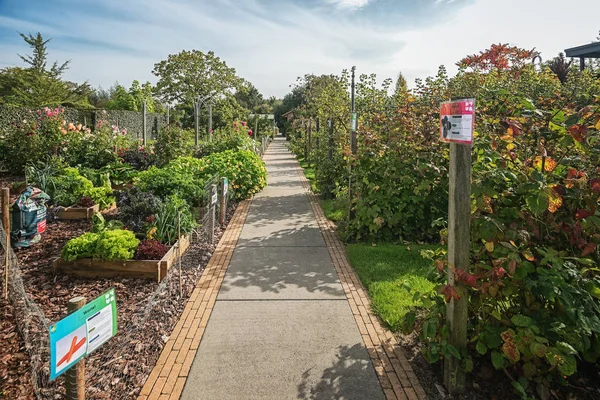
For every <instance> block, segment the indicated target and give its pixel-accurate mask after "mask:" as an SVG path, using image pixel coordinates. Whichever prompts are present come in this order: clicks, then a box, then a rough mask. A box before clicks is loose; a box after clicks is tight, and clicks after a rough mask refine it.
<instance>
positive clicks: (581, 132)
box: [569, 124, 588, 143]
mask: <svg viewBox="0 0 600 400" xmlns="http://www.w3.org/2000/svg"><path fill="white" fill-rule="evenodd" d="M569 133H570V134H571V136H573V139H575V140H577V141H578V142H579V143H581V142H583V141H584V140H585V139H586V138H587V134H588V128H587V126H584V125H579V124H575V125H573V126H572V127H570V128H569Z"/></svg>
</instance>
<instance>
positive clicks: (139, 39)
mask: <svg viewBox="0 0 600 400" xmlns="http://www.w3.org/2000/svg"><path fill="white" fill-rule="evenodd" d="M598 15H600V0H570V1H568V2H565V1H564V0H495V1H494V0H0V68H4V67H8V66H13V65H22V62H21V60H20V59H19V57H18V56H17V54H29V48H28V47H27V45H26V44H25V42H24V41H23V40H22V39H21V38H20V36H19V35H18V32H23V33H29V32H31V33H36V32H38V31H39V32H41V33H42V35H43V36H44V37H45V38H52V41H51V42H50V43H49V46H48V53H49V61H54V60H58V61H60V62H62V61H65V60H71V64H70V68H69V70H68V71H67V72H66V73H65V78H66V79H68V80H72V81H77V82H82V81H86V80H87V81H88V82H89V83H90V84H91V85H92V86H93V87H98V86H102V87H104V88H108V87H110V86H111V85H113V84H114V83H115V82H119V83H120V84H123V85H125V86H127V87H128V86H130V84H131V82H132V81H133V80H134V79H137V80H139V81H142V82H144V81H147V80H149V81H150V82H153V83H155V82H156V79H157V78H156V77H155V76H154V75H153V74H152V69H153V66H154V64H155V63H157V62H159V61H161V60H164V59H166V58H167V56H168V55H169V54H174V53H178V52H179V51H181V50H184V49H185V50H191V49H197V50H200V51H203V52H208V51H210V50H213V51H214V52H215V53H216V55H217V56H219V57H221V58H222V59H223V60H225V61H226V62H227V64H228V65H229V66H230V67H233V68H235V69H236V71H237V74H238V75H239V76H241V77H243V78H245V79H247V80H248V81H250V82H252V83H253V84H254V85H255V86H256V87H257V88H258V89H259V90H260V91H261V93H263V95H265V96H266V97H269V96H277V97H282V96H284V95H285V94H286V93H287V92H289V91H290V85H291V84H293V83H294V82H295V80H296V78H297V77H298V76H303V75H305V74H310V73H312V74H339V73H340V72H341V71H342V70H343V69H350V67H352V66H353V65H355V66H356V67H357V73H367V74H370V73H376V74H377V76H378V79H379V80H380V81H382V80H383V79H385V78H395V77H396V76H397V74H398V73H399V72H402V73H403V75H404V76H405V78H406V79H407V81H408V82H409V86H412V85H413V84H414V80H415V78H425V77H427V76H431V75H435V73H436V72H437V69H438V66H439V65H446V67H447V68H448V70H449V72H450V73H454V72H455V71H456V67H455V63H456V62H457V61H458V60H460V59H461V58H463V57H465V56H466V55H469V54H474V53H477V52H479V51H481V50H483V49H486V48H488V47H489V46H490V45H491V44H493V43H509V44H511V45H516V46H519V47H522V48H526V49H531V48H534V47H535V48H536V49H537V50H538V51H541V53H542V58H543V59H544V60H547V59H550V58H552V57H554V56H556V55H557V54H558V53H559V52H561V51H564V49H566V48H569V47H575V46H578V45H582V44H587V43H589V42H591V41H593V40H595V38H596V37H597V36H598V31H599V30H600V20H599V19H598Z"/></svg>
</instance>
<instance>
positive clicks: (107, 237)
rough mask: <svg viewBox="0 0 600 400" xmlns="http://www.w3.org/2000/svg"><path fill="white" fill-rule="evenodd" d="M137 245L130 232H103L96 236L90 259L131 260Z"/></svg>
mask: <svg viewBox="0 0 600 400" xmlns="http://www.w3.org/2000/svg"><path fill="white" fill-rule="evenodd" d="M139 244H140V241H139V240H138V239H137V238H136V237H135V235H134V233H133V232H131V231H126V230H122V229H115V230H105V231H103V232H102V233H101V234H99V235H98V240H97V242H96V247H95V249H94V253H93V254H92V257H93V258H97V259H100V260H107V261H120V260H131V259H132V258H133V255H134V253H135V250H136V249H137V247H138V245H139Z"/></svg>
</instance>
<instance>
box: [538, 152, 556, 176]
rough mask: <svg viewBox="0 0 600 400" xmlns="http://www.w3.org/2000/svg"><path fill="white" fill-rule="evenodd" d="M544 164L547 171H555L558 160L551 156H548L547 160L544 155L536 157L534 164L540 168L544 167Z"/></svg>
mask: <svg viewBox="0 0 600 400" xmlns="http://www.w3.org/2000/svg"><path fill="white" fill-rule="evenodd" d="M542 164H544V171H546V172H552V171H554V169H555V168H556V165H557V163H556V161H554V159H552V158H550V157H546V160H545V161H544V157H539V156H538V157H536V158H535V161H534V165H535V167H536V168H537V169H538V170H541V169H542Z"/></svg>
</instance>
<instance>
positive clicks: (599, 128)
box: [596, 117, 600, 131]
mask: <svg viewBox="0 0 600 400" xmlns="http://www.w3.org/2000/svg"><path fill="white" fill-rule="evenodd" d="M596 129H598V130H599V131H600V117H599V118H598V119H597V120H596Z"/></svg>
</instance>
